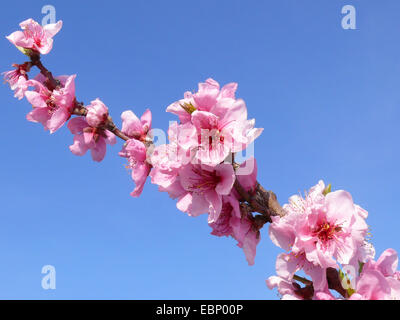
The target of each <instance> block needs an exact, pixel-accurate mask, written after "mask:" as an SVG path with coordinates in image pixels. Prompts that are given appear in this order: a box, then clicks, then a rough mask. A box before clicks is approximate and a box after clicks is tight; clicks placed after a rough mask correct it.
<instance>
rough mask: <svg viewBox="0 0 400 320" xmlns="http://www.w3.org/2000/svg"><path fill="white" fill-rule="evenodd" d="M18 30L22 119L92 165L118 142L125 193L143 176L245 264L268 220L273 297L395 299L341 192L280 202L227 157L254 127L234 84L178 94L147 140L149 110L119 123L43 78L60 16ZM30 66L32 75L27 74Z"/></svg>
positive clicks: (360, 219) (390, 258)
mask: <svg viewBox="0 0 400 320" xmlns="http://www.w3.org/2000/svg"><path fill="white" fill-rule="evenodd" d="M20 26H21V29H22V30H21V31H16V32H14V33H12V34H11V35H9V36H8V37H7V39H8V40H9V41H11V42H12V43H13V44H14V45H15V46H16V47H17V48H18V49H19V50H20V51H21V52H23V53H24V54H25V55H27V56H28V57H29V58H30V60H29V61H27V62H25V63H22V64H14V65H13V67H14V68H15V69H14V70H12V71H8V72H5V73H4V79H5V80H6V81H7V82H8V83H9V84H10V87H11V89H12V90H13V91H14V95H15V97H17V98H18V99H22V98H24V97H26V99H27V100H28V101H29V102H30V103H31V104H32V110H31V111H30V112H29V113H28V114H27V120H29V121H31V122H36V123H41V124H42V125H43V127H44V128H45V129H46V130H49V131H50V133H54V132H56V131H57V130H58V129H60V128H61V127H62V126H63V125H64V124H67V127H68V129H69V130H70V132H71V133H72V134H73V135H74V137H73V144H72V145H70V146H69V149H70V151H71V152H72V153H73V154H75V155H78V156H83V155H84V154H86V153H87V152H88V151H89V150H90V152H91V156H92V158H93V160H94V161H98V162H100V161H102V160H103V159H104V157H105V155H106V149H107V145H114V144H115V143H116V138H117V137H118V138H120V139H122V140H123V141H124V144H123V147H122V150H121V151H120V152H119V155H120V156H121V157H123V158H126V160H127V162H128V168H129V169H130V170H131V176H132V179H133V181H134V183H135V188H134V190H133V191H132V192H131V195H132V196H133V197H138V196H140V194H141V193H142V191H143V188H144V185H145V182H146V180H147V178H148V177H150V180H151V182H152V183H153V184H156V185H157V186H158V189H159V191H160V192H167V193H168V194H169V196H170V197H171V198H173V199H176V201H177V205H176V206H177V208H178V209H179V210H180V211H182V212H185V213H187V214H188V215H189V216H192V217H196V216H199V215H202V214H207V216H208V220H207V222H208V224H209V226H210V227H211V229H212V231H211V234H213V235H215V236H219V237H221V236H230V237H232V238H234V239H235V240H236V241H237V245H238V246H239V247H240V248H242V249H243V251H244V253H245V256H246V259H247V261H248V264H249V265H252V264H254V259H255V256H256V248H257V245H258V243H259V242H260V238H261V237H260V229H261V228H262V227H263V226H264V225H265V224H266V223H267V222H268V223H270V225H269V236H270V238H271V240H272V241H273V243H274V244H276V245H277V246H279V247H281V248H282V249H283V250H285V252H284V253H281V254H280V255H279V256H278V258H277V260H276V271H277V275H276V276H272V277H270V278H269V279H268V280H267V285H268V287H269V288H271V289H272V288H275V287H276V288H277V289H278V292H279V293H280V294H281V296H282V298H283V299H375V298H376V299H390V298H400V273H399V272H398V271H397V262H398V259H397V253H396V252H395V251H394V250H392V249H388V250H386V251H385V252H384V253H383V254H382V255H381V257H380V258H379V259H378V260H377V261H375V260H374V254H375V251H374V248H373V246H372V244H370V243H369V241H368V230H369V228H368V226H367V224H366V222H365V219H366V218H367V215H368V213H367V212H366V211H365V210H364V209H362V208H361V207H360V206H358V205H356V204H354V203H353V199H352V197H351V195H350V193H348V192H346V191H344V190H337V191H332V190H331V186H330V185H329V186H326V185H325V184H324V182H323V181H320V182H319V183H318V184H317V185H316V186H314V187H313V188H311V189H310V191H309V192H308V193H307V194H306V195H305V197H304V198H303V197H302V196H299V195H296V196H292V197H291V198H290V199H289V203H288V204H285V205H284V206H283V207H281V205H280V204H279V202H278V201H277V197H276V195H275V193H273V192H272V191H267V190H265V189H264V188H263V187H262V186H261V185H260V183H258V181H257V171H258V167H257V161H256V159H255V158H254V157H253V156H251V157H248V159H247V160H246V161H244V162H243V163H241V164H238V163H236V162H235V155H236V154H237V153H239V152H243V151H244V150H246V149H247V148H248V146H249V145H251V144H252V143H253V142H254V141H255V140H256V139H257V138H258V137H259V136H260V134H261V133H262V131H263V129H262V128H255V120H254V119H251V120H249V119H248V117H247V107H246V104H245V102H244V100H242V99H238V98H236V90H237V86H238V85H237V84H236V83H229V84H226V85H225V86H223V87H220V85H219V83H218V82H217V81H215V80H213V79H211V78H210V79H207V80H206V81H205V82H202V83H199V87H198V90H197V92H193V93H192V92H189V91H187V92H185V93H184V97H183V99H181V100H179V101H176V102H174V103H172V104H170V105H169V106H168V107H167V109H166V111H167V112H170V113H172V114H174V115H176V116H177V117H178V119H179V122H175V123H172V124H171V125H170V127H169V128H168V138H169V141H168V143H165V144H155V143H154V142H153V141H154V140H153V138H154V131H153V130H152V114H151V112H150V110H146V111H145V112H144V113H143V115H142V116H141V117H140V118H139V117H137V116H136V115H135V113H134V112H133V111H131V110H127V111H124V112H123V113H122V114H121V120H122V127H121V129H119V128H118V127H117V125H116V124H115V123H114V121H113V119H112V118H111V116H110V115H109V111H108V108H107V106H106V105H105V104H104V103H103V102H102V101H101V100H100V99H98V98H97V99H94V100H93V101H91V103H90V104H89V105H84V103H82V102H78V101H77V99H76V96H75V78H76V75H70V76H53V74H52V72H50V71H49V70H48V69H47V68H46V67H45V66H44V65H43V63H42V61H41V55H44V54H47V53H49V52H50V51H51V49H52V46H53V37H54V36H55V35H56V34H57V33H58V32H59V31H60V29H61V27H62V22H61V21H59V22H57V23H55V24H49V25H46V26H44V27H43V26H41V25H39V24H38V23H37V22H36V21H34V20H32V19H28V20H25V21H23V22H22V23H21V24H20ZM32 67H37V68H38V69H39V71H40V73H39V74H38V75H37V76H36V77H34V78H32V79H30V78H29V76H28V74H29V72H30V71H31V69H32ZM299 271H303V272H304V273H305V274H306V276H307V277H309V278H305V277H302V276H300V275H299V274H297V273H298V272H299ZM334 292H336V293H339V294H340V296H339V297H338V296H336V295H334Z"/></svg>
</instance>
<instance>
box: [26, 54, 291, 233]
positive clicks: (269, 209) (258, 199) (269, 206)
mask: <svg viewBox="0 0 400 320" xmlns="http://www.w3.org/2000/svg"><path fill="white" fill-rule="evenodd" d="M30 59H31V62H30V63H31V64H32V65H33V66H36V67H37V68H38V69H39V70H40V73H41V74H42V75H43V76H44V77H45V78H46V81H45V85H46V86H47V88H48V89H49V90H50V91H53V90H54V89H56V88H57V87H59V86H60V82H59V81H58V80H57V79H55V78H54V77H53V75H52V73H51V72H50V71H49V70H48V69H47V68H46V67H45V66H44V65H43V64H42V62H41V61H40V54H38V53H35V52H33V53H32V54H31V55H30ZM72 114H73V115H76V116H82V117H84V116H86V114H87V109H86V108H85V106H84V104H83V103H82V102H77V101H76V100H75V106H74V108H73V110H72ZM101 129H106V130H108V131H111V132H112V133H114V134H115V135H116V136H117V137H118V138H120V139H122V140H124V141H127V140H129V139H131V138H130V137H128V136H126V135H125V134H124V133H123V132H122V131H121V130H119V129H118V127H117V126H116V125H115V123H114V122H113V120H112V118H111V117H110V116H109V117H108V119H107V121H106V123H105V124H104V125H103V126H102V127H101ZM133 138H136V137H133ZM137 138H140V137H137ZM234 165H236V164H234ZM234 188H235V190H236V191H237V192H238V193H239V195H240V197H241V198H242V200H243V201H244V202H246V203H247V204H248V206H249V210H250V214H251V212H257V213H260V214H261V215H257V216H255V217H254V227H255V228H256V229H257V230H259V229H261V228H262V227H263V226H264V224H265V223H267V222H272V219H271V217H273V216H280V217H283V216H284V215H285V214H286V212H285V210H284V209H283V208H282V207H281V205H280V204H279V202H278V200H277V197H276V195H275V193H273V192H272V191H267V190H265V189H264V188H263V187H262V186H261V185H260V184H259V183H258V182H257V184H256V187H255V190H254V191H253V192H247V191H246V190H245V189H244V188H243V187H242V186H241V184H240V182H239V181H238V180H237V179H236V181H235V184H234Z"/></svg>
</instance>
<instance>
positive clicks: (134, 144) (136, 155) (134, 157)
mask: <svg viewBox="0 0 400 320" xmlns="http://www.w3.org/2000/svg"><path fill="white" fill-rule="evenodd" d="M146 154H147V152H146V147H145V145H144V144H143V143H142V142H141V141H139V140H136V139H130V140H128V141H127V142H126V143H125V144H124V146H123V148H122V150H121V151H120V153H119V155H120V156H121V157H123V158H127V159H128V166H127V167H128V169H131V170H132V180H133V181H134V182H135V185H136V187H135V189H134V190H133V191H132V192H131V196H132V197H138V196H140V195H141V193H142V191H143V187H144V184H145V182H146V179H147V176H148V175H149V173H150V168H151V167H150V165H149V163H148V162H147V160H146Z"/></svg>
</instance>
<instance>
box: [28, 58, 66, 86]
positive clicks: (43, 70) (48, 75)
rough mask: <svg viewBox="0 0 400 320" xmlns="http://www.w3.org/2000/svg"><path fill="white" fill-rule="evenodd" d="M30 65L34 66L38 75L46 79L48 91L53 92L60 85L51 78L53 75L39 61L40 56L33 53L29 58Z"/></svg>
mask: <svg viewBox="0 0 400 320" xmlns="http://www.w3.org/2000/svg"><path fill="white" fill-rule="evenodd" d="M29 57H30V58H31V63H32V65H33V66H36V67H37V68H38V69H39V70H40V73H41V74H42V75H43V76H45V77H46V86H47V88H48V89H49V90H50V91H53V90H54V89H56V88H57V86H59V85H60V83H59V81H58V80H56V79H55V78H54V77H53V74H52V73H51V72H50V71H49V70H48V69H47V68H46V67H45V66H44V65H43V64H42V62H41V61H40V54H38V53H36V52H34V53H32V54H31V55H30V56H29Z"/></svg>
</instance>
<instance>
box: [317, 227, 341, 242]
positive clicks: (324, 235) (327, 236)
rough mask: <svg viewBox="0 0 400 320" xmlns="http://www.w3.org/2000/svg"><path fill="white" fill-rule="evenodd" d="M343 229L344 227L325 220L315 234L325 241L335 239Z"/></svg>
mask: <svg viewBox="0 0 400 320" xmlns="http://www.w3.org/2000/svg"><path fill="white" fill-rule="evenodd" d="M341 230H342V228H341V227H339V226H337V225H334V224H330V223H329V222H324V223H321V224H320V225H319V226H318V227H317V228H316V229H315V230H314V235H316V236H317V237H318V239H319V240H321V242H324V243H325V242H328V241H330V240H332V239H334V238H335V236H336V234H337V233H338V232H340V231H341Z"/></svg>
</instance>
